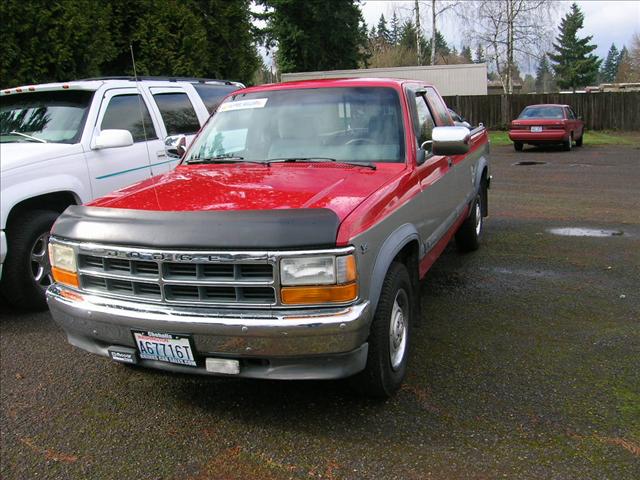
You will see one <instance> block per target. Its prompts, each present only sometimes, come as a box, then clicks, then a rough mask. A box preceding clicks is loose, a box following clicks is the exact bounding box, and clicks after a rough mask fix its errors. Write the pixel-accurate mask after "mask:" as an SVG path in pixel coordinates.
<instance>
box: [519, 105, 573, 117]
mask: <svg viewBox="0 0 640 480" xmlns="http://www.w3.org/2000/svg"><path fill="white" fill-rule="evenodd" d="M518 118H519V119H521V120H526V119H528V118H554V119H561V118H564V113H563V112H562V107H527V108H525V109H524V110H523V111H522V113H521V114H520V116H519V117H518Z"/></svg>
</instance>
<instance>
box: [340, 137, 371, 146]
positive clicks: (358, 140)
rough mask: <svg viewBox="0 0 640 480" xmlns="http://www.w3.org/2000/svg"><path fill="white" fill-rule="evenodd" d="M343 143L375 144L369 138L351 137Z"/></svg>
mask: <svg viewBox="0 0 640 480" xmlns="http://www.w3.org/2000/svg"><path fill="white" fill-rule="evenodd" d="M345 145H375V142H374V141H373V140H371V139H370V138H353V139H351V140H349V141H348V142H347V143H345Z"/></svg>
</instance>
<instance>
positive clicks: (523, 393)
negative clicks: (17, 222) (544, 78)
mask: <svg viewBox="0 0 640 480" xmlns="http://www.w3.org/2000/svg"><path fill="white" fill-rule="evenodd" d="M587 142H588V137H587ZM639 150H640V147H633V146H632V147H590V146H588V145H586V146H585V147H583V148H578V149H574V150H573V151H572V152H561V151H557V150H554V149H546V150H540V149H531V148H530V149H526V150H525V151H524V152H522V153H518V154H516V153H514V152H513V151H512V149H511V148H507V147H498V148H495V149H494V154H493V172H492V173H493V177H494V179H493V184H492V187H493V188H492V190H491V199H490V201H491V204H490V214H491V216H490V218H489V219H488V221H487V223H486V231H485V237H484V239H483V242H484V243H483V246H482V248H481V249H480V250H479V251H478V252H476V253H473V254H467V255H460V254H458V253H457V252H456V250H455V248H453V246H450V247H449V248H448V249H447V251H446V252H445V254H444V255H443V256H442V258H441V259H439V260H438V262H437V263H436V264H435V266H434V268H433V269H432V270H431V271H430V272H429V274H428V275H427V277H426V279H425V280H424V281H423V282H422V315H423V321H422V324H421V326H420V327H419V328H418V329H416V330H415V331H414V338H413V341H414V343H413V351H412V358H411V360H410V366H409V370H408V377H407V380H406V384H405V386H404V388H403V389H402V390H401V391H400V392H398V394H397V395H396V396H395V397H394V398H392V399H391V400H388V401H386V402H377V401H371V400H367V399H362V398H358V397H357V396H354V395H352V394H351V393H349V391H348V389H346V388H345V385H344V384H343V383H341V382H281V383H279V382H266V381H240V380H226V379H218V378H212V377H211V378H210V377H205V378H203V377H190V376H185V375H175V374H168V373H158V372H154V371H148V370H141V369H133V368H128V367H125V366H122V365H118V364H114V363H112V362H110V361H109V360H107V359H104V358H101V357H96V356H92V355H89V354H86V353H84V352H82V351H80V350H77V349H74V348H73V347H71V346H69V345H68V344H67V343H66V341H65V338H64V335H63V334H62V333H61V331H60V330H59V329H58V328H57V327H56V326H55V324H54V323H53V322H52V320H51V318H50V316H49V314H48V313H46V312H44V313H39V314H23V313H19V312H13V311H11V310H9V309H8V308H7V307H0V328H1V334H2V335H1V344H0V353H1V364H0V382H1V383H0V385H1V392H0V401H1V411H0V413H1V418H0V422H1V423H0V426H1V428H2V436H1V450H0V453H1V460H0V476H1V477H2V478H4V479H35V478H64V479H67V478H70V479H72V478H94V479H102V478H104V479H122V478H138V479H156V478H158V479H160V478H161V479H164V478H176V479H177V478H180V479H224V480H227V479H229V480H235V479H253V478H255V479H288V478H294V479H297V478H306V479H308V478H325V479H342V478H345V479H351V478H354V479H360V478H363V479H422V478H424V479H456V478H460V479H493V478H525V479H526V478H531V479H540V478H545V479H616V480H617V479H637V478H640V330H639V327H640V290H639V288H638V284H639V280H640V214H639V213H638V212H640V195H639V187H638V186H639V185H640V151H639ZM519 161H527V162H531V161H533V162H547V163H546V164H540V165H530V166H515V165H513V164H514V163H515V162H519ZM566 227H580V228H591V229H596V230H609V232H605V233H604V234H603V235H604V236H600V237H589V236H584V237H571V236H561V235H557V234H554V233H551V231H550V229H553V228H566Z"/></svg>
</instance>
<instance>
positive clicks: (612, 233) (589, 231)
mask: <svg viewBox="0 0 640 480" xmlns="http://www.w3.org/2000/svg"><path fill="white" fill-rule="evenodd" d="M549 233H553V234H554V235H562V236H563V237H619V236H620V235H623V234H624V232H623V231H622V230H600V229H597V228H575V227H567V228H551V229H549Z"/></svg>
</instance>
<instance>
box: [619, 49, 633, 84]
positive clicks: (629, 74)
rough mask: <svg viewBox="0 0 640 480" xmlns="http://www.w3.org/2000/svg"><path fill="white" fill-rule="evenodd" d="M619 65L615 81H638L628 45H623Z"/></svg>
mask: <svg viewBox="0 0 640 480" xmlns="http://www.w3.org/2000/svg"><path fill="white" fill-rule="evenodd" d="M617 67H618V68H617V71H616V76H615V77H614V79H613V80H614V81H615V82H618V83H625V82H633V81H637V78H636V77H637V75H634V72H633V67H632V65H631V59H630V57H629V51H628V50H627V47H622V50H620V55H618V61H617Z"/></svg>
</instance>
